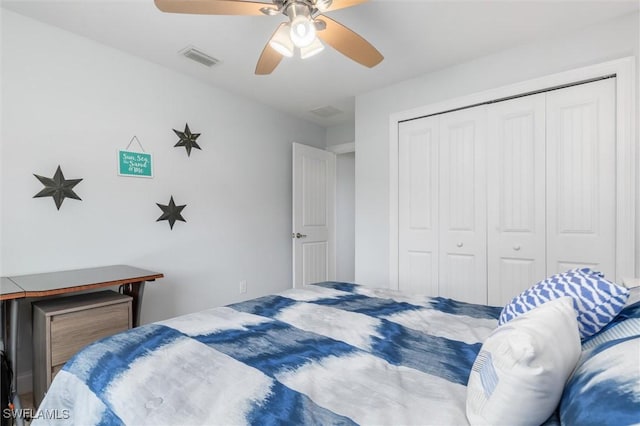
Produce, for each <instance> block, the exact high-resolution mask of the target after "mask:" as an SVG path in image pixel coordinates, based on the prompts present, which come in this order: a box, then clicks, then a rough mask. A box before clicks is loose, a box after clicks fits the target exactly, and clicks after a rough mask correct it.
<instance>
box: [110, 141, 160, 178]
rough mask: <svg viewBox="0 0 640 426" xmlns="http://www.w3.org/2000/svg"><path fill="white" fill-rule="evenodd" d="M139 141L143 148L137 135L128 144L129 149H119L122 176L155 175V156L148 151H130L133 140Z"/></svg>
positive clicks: (146, 176)
mask: <svg viewBox="0 0 640 426" xmlns="http://www.w3.org/2000/svg"><path fill="white" fill-rule="evenodd" d="M134 140H135V141H137V142H138V145H140V149H141V150H142V151H144V148H142V144H141V143H140V141H138V138H136V137H135V136H134V137H133V139H131V142H129V145H127V149H119V150H118V174H119V175H120V176H133V177H145V178H152V177H153V156H152V155H151V154H149V153H146V152H136V151H128V149H129V146H131V143H132V142H133V141H134Z"/></svg>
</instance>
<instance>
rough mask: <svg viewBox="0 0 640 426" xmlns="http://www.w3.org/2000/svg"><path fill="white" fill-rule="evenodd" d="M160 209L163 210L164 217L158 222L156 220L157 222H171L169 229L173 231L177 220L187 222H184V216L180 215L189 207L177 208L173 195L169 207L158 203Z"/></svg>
mask: <svg viewBox="0 0 640 426" xmlns="http://www.w3.org/2000/svg"><path fill="white" fill-rule="evenodd" d="M156 204H157V206H158V207H160V209H161V210H162V216H160V217H159V218H158V220H156V222H160V221H161V220H168V221H169V227H170V228H171V229H173V224H174V223H176V220H180V221H182V222H185V223H186V222H187V221H186V220H184V218H183V217H182V214H180V213H181V212H182V210H183V209H184V208H185V207H187V205H186V204H185V205H183V206H176V203H175V202H174V201H173V195H172V196H171V200H169V204H168V205H166V206H165V205H162V204H158V203H156Z"/></svg>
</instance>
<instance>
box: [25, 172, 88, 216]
mask: <svg viewBox="0 0 640 426" xmlns="http://www.w3.org/2000/svg"><path fill="white" fill-rule="evenodd" d="M34 176H35V177H36V178H37V179H38V180H39V181H40V182H41V183H42V184H43V185H44V189H43V190H42V191H40V192H38V193H37V194H36V195H34V196H33V198H39V197H53V201H54V202H55V203H56V207H57V208H58V210H60V206H61V205H62V202H63V201H64V199H65V198H73V199H74V200H81V201H82V198H80V197H78V194H76V193H75V192H73V189H72V188H73V187H74V186H76V185H77V184H78V183H80V181H81V180H82V179H65V178H64V175H63V174H62V169H60V166H59V165H58V169H57V170H56V173H55V174H54V175H53V178H47V177H44V176H38V175H36V174H34Z"/></svg>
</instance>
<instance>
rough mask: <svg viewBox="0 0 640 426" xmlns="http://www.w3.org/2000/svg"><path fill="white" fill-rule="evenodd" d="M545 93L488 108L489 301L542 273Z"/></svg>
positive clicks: (500, 300)
mask: <svg viewBox="0 0 640 426" xmlns="http://www.w3.org/2000/svg"><path fill="white" fill-rule="evenodd" d="M545 96H546V95H545V94H544V93H540V94H537V95H531V96H525V97H522V98H517V99H513V100H509V101H504V102H498V103H496V104H493V105H491V106H489V107H488V109H487V120H488V129H487V163H488V169H487V253H488V265H487V266H488V279H489V283H490V285H489V286H488V303H489V304H490V305H495V306H501V305H505V304H506V303H508V302H509V301H510V300H511V299H512V298H513V297H514V296H515V295H516V294H519V293H520V292H522V291H523V290H525V289H527V288H528V287H530V286H531V285H532V284H533V283H535V282H537V281H539V280H542V279H544V277H545V274H546V265H545V263H546V256H545V238H546V230H545Z"/></svg>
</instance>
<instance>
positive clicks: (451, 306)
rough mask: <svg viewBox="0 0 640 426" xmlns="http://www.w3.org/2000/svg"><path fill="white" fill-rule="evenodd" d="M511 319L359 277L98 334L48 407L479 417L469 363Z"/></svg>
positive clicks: (198, 419) (211, 420)
mask: <svg viewBox="0 0 640 426" xmlns="http://www.w3.org/2000/svg"><path fill="white" fill-rule="evenodd" d="M499 314H500V308H493V307H487V306H480V305H472V304H467V303H461V302H456V301H452V300H450V299H443V298H427V297H424V296H409V295H403V294H402V293H398V292H395V291H392V290H383V289H373V288H369V287H363V286H356V285H353V284H343V283H333V282H331V283H323V284H319V285H312V286H307V287H305V288H303V289H292V290H288V291H285V292H282V293H280V294H277V295H272V296H267V297H263V298H259V299H254V300H250V301H247V302H243V303H238V304H234V305H230V306H227V307H222V308H216V309H210V310H206V311H202V312H198V313H194V314H190V315H185V316H181V317H177V318H173V319H170V320H167V321H161V322H157V323H154V324H148V325H145V326H142V327H138V328H135V329H133V330H129V331H127V332H125V333H122V334H118V335H115V336H112V337H110V338H107V339H104V340H101V341H99V342H96V343H94V344H92V345H90V346H88V347H87V348H85V349H84V350H83V351H81V352H80V353H78V354H77V355H76V356H75V357H74V358H72V359H71V360H70V361H69V362H68V363H67V364H66V365H65V367H64V369H63V370H62V371H61V372H60V373H59V374H58V375H57V377H56V378H55V380H54V382H53V383H52V385H51V388H50V390H49V392H48V393H47V395H46V397H45V399H44V400H43V402H42V404H41V406H40V410H41V411H42V410H51V411H53V410H57V412H64V413H66V414H65V417H68V419H66V420H62V421H61V420H56V421H55V422H53V423H55V424H56V425H59V424H63V423H65V422H67V423H69V424H75V425H107V424H108V425H119V424H126V425H135V426H138V425H154V426H156V425H190V424H204V425H231V424H234V425H235V424H260V425H263V424H284V423H286V424H296V425H299V424H318V425H320V424H321V425H329V424H376V425H379V424H387V425H400V424H402V425H408V424H437V425H461V424H467V418H466V416H465V400H466V384H467V379H468V376H469V371H470V370H471V366H472V365H473V361H474V359H475V357H476V354H477V353H478V351H479V350H480V347H481V343H482V341H483V340H484V339H485V338H486V337H487V336H488V335H489V333H490V332H491V330H493V329H494V328H495V327H496V325H497V317H498V315H499ZM62 410H68V411H62ZM43 423H46V420H41V421H39V422H34V424H43Z"/></svg>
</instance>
